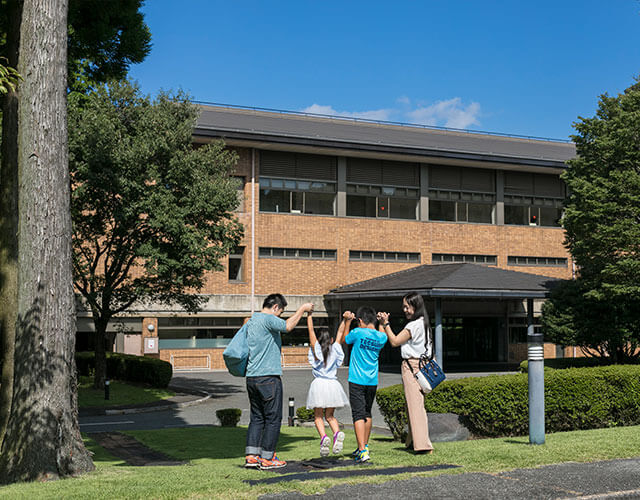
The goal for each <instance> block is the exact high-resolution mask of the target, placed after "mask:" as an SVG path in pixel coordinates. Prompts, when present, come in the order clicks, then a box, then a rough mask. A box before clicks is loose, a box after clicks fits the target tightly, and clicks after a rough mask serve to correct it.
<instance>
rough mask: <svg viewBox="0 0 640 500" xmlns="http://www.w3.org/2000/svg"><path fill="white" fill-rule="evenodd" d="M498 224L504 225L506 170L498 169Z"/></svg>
mask: <svg viewBox="0 0 640 500" xmlns="http://www.w3.org/2000/svg"><path fill="white" fill-rule="evenodd" d="M496 224H498V225H500V226H502V225H504V172H503V171H502V170H496Z"/></svg>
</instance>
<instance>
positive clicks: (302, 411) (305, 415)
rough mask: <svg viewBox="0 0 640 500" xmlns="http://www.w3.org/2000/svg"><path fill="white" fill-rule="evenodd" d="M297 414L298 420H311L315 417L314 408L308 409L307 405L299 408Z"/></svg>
mask: <svg viewBox="0 0 640 500" xmlns="http://www.w3.org/2000/svg"><path fill="white" fill-rule="evenodd" d="M296 416H297V417H298V422H311V421H312V420H313V419H314V418H315V414H314V413H313V410H310V409H308V408H307V407H306V406H301V407H300V408H298V409H297V410H296Z"/></svg>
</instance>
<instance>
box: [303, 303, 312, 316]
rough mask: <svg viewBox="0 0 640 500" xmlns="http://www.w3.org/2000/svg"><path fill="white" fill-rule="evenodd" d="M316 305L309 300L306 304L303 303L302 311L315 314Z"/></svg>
mask: <svg viewBox="0 0 640 500" xmlns="http://www.w3.org/2000/svg"><path fill="white" fill-rule="evenodd" d="M313 308H314V305H313V303H312V302H307V303H306V304H302V307H301V309H302V311H303V312H306V313H307V314H308V315H309V316H311V315H312V314H313Z"/></svg>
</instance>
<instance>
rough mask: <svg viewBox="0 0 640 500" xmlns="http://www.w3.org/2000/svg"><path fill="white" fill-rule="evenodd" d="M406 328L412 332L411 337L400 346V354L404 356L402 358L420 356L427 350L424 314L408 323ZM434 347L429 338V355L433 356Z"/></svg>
mask: <svg viewBox="0 0 640 500" xmlns="http://www.w3.org/2000/svg"><path fill="white" fill-rule="evenodd" d="M405 328H406V329H407V330H409V331H410V332H411V338H410V339H409V340H407V341H406V342H405V343H404V344H402V347H400V355H401V356H402V359H409V358H419V357H420V356H422V355H423V354H424V351H425V345H424V320H423V318H422V316H420V317H419V318H418V319H414V320H413V321H410V322H409V323H407V326H405ZM432 349H433V346H432V345H431V339H429V345H428V346H427V356H429V357H431V350H432Z"/></svg>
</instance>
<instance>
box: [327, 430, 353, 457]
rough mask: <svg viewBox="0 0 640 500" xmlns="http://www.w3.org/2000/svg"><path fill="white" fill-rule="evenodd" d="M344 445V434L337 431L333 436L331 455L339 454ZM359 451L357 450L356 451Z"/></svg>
mask: <svg viewBox="0 0 640 500" xmlns="http://www.w3.org/2000/svg"><path fill="white" fill-rule="evenodd" d="M343 444H344V432H342V431H338V432H336V433H335V434H334V435H333V453H336V454H337V453H340V452H341V451H342V445H343ZM358 451H359V450H358Z"/></svg>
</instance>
